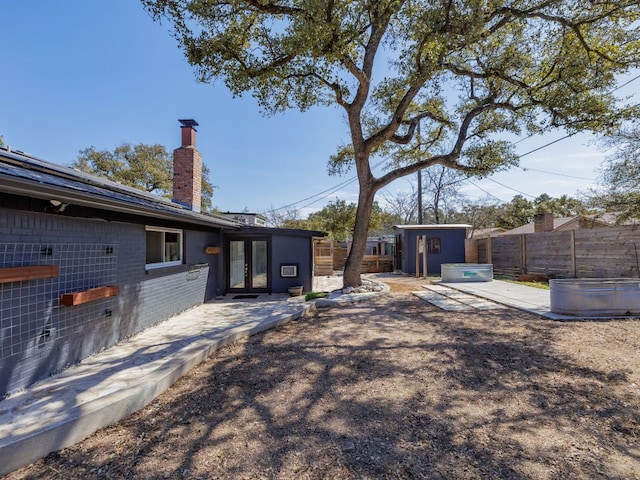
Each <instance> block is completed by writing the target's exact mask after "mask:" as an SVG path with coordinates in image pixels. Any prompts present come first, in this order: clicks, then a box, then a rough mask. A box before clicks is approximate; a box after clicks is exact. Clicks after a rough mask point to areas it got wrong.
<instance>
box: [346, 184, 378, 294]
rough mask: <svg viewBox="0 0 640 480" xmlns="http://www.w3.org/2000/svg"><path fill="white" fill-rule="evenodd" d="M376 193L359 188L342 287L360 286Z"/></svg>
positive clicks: (369, 187) (371, 189)
mask: <svg viewBox="0 0 640 480" xmlns="http://www.w3.org/2000/svg"><path fill="white" fill-rule="evenodd" d="M375 195H376V191H375V189H374V188H373V187H372V186H363V185H361V186H360V194H359V196H358V208H357V210H356V222H355V226H354V228H353V242H352V243H351V250H350V251H349V255H348V256H347V263H346V264H345V266H344V279H343V282H344V287H357V286H359V285H361V284H362V279H361V277H360V269H361V266H362V260H363V259H364V254H365V252H366V249H367V236H368V232H369V222H370V220H371V211H372V209H373V200H374V198H375Z"/></svg>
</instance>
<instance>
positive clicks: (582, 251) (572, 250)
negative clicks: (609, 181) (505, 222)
mask: <svg viewBox="0 0 640 480" xmlns="http://www.w3.org/2000/svg"><path fill="white" fill-rule="evenodd" d="M472 242H473V243H475V245H470V250H471V251H477V258H476V261H477V263H493V271H494V273H495V274H496V275H506V276H509V277H516V276H518V275H521V274H526V273H540V274H545V275H555V276H557V277H578V278H616V277H625V278H629V277H640V260H639V255H640V251H639V250H640V226H638V225H629V226H621V227H602V228H593V229H586V228H585V229H577V230H569V231H561V232H547V233H530V234H525V235H504V236H500V237H490V238H481V239H476V240H472Z"/></svg>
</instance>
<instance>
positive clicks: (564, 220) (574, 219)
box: [502, 215, 610, 235]
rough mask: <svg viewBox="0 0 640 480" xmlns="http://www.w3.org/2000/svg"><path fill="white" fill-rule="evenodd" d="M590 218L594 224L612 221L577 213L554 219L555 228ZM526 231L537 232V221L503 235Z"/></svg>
mask: <svg viewBox="0 0 640 480" xmlns="http://www.w3.org/2000/svg"><path fill="white" fill-rule="evenodd" d="M581 219H582V220H588V221H590V222H593V224H594V226H603V227H604V226H608V225H610V223H609V222H608V221H606V220H604V217H602V218H596V217H585V216H582V215H577V216H574V217H561V218H554V219H553V230H558V229H560V228H562V227H566V226H568V225H569V224H570V223H574V222H579V221H580V220H581ZM524 233H535V222H531V223H527V224H526V225H521V226H519V227H517V228H513V229H511V230H507V231H506V232H504V233H502V235H521V234H524Z"/></svg>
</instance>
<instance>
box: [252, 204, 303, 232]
mask: <svg viewBox="0 0 640 480" xmlns="http://www.w3.org/2000/svg"><path fill="white" fill-rule="evenodd" d="M261 213H262V215H264V217H265V218H266V219H267V225H268V226H270V227H273V228H280V227H284V226H285V225H286V224H287V223H288V222H295V221H298V220H300V210H298V209H297V208H295V207H293V206H291V207H288V208H275V207H274V206H273V205H272V206H271V207H270V208H269V210H266V211H264V212H261Z"/></svg>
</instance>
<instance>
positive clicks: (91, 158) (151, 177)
mask: <svg viewBox="0 0 640 480" xmlns="http://www.w3.org/2000/svg"><path fill="white" fill-rule="evenodd" d="M71 167H72V168H76V169H78V170H80V171H83V172H86V173H90V174H92V175H97V176H99V177H104V178H107V179H109V180H112V181H114V182H118V183H122V184H123V185H128V186H130V187H134V188H137V189H139V190H144V191H145V192H150V193H155V194H157V195H161V196H164V197H167V198H171V196H172V192H173V161H172V159H171V157H170V155H169V154H168V153H167V149H166V148H165V147H164V146H162V145H158V144H155V145H145V144H138V145H130V144H128V143H123V144H122V145H120V146H118V147H116V148H115V149H114V150H113V151H109V150H96V149H95V148H94V147H88V148H85V149H83V150H80V152H79V154H78V158H77V159H76V160H75V161H74V162H73V163H72V164H71ZM208 176H209V169H208V168H207V166H206V165H205V164H203V165H202V205H201V208H202V210H204V211H207V210H211V208H212V203H211V197H212V195H213V186H212V185H211V183H210V182H209V178H208Z"/></svg>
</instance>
